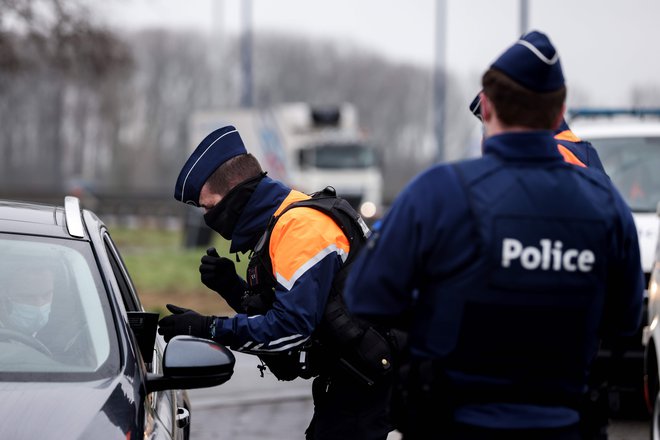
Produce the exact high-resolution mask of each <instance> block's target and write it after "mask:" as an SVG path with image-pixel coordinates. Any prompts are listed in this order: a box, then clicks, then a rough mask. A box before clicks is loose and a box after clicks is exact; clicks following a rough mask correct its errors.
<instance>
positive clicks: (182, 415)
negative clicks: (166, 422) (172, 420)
mask: <svg viewBox="0 0 660 440" xmlns="http://www.w3.org/2000/svg"><path fill="white" fill-rule="evenodd" d="M189 423H190V411H188V410H187V409H186V408H184V407H182V406H179V407H177V408H176V426H177V428H185V427H186V426H188V424H189Z"/></svg>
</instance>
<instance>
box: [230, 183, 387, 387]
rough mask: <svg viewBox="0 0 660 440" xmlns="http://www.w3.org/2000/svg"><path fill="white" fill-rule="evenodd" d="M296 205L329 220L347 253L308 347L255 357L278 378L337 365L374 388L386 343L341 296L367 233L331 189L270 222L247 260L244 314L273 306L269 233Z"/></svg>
mask: <svg viewBox="0 0 660 440" xmlns="http://www.w3.org/2000/svg"><path fill="white" fill-rule="evenodd" d="M297 207H307V208H313V209H317V210H319V211H321V212H323V213H324V214H326V215H328V216H329V217H330V218H332V220H333V221H334V222H335V223H336V224H337V225H338V226H339V227H340V228H341V230H342V232H343V233H344V235H345V236H346V238H347V239H348V241H349V244H350V251H349V254H348V257H347V258H346V261H345V262H344V264H343V266H342V268H341V269H340V270H339V271H338V272H337V274H336V275H335V277H334V280H333V282H332V287H331V289H330V296H329V297H328V302H327V304H326V308H325V311H324V314H323V319H322V322H321V324H320V326H319V327H318V328H317V329H316V330H315V331H314V334H313V335H312V338H311V340H312V342H311V344H310V345H308V346H306V347H297V348H295V349H294V350H292V351H290V352H288V353H282V354H272V355H271V354H263V355H260V356H259V357H260V358H261V360H262V361H263V362H264V363H265V364H266V365H267V366H268V367H269V368H270V369H271V371H272V372H273V374H275V376H276V377H277V378H278V379H280V380H293V379H295V378H296V377H304V378H308V377H312V376H315V375H318V374H320V373H322V372H324V371H326V370H327V368H326V367H331V366H332V365H336V364H337V363H339V365H341V366H343V367H345V368H346V369H348V370H349V371H350V372H351V373H354V374H355V375H356V376H357V377H359V378H360V379H361V380H362V381H364V382H365V383H367V384H372V383H373V382H374V380H375V379H376V378H377V377H376V376H378V375H381V374H383V372H387V371H389V369H390V365H391V359H390V353H389V344H388V343H387V341H386V340H385V338H383V337H382V336H381V335H380V334H378V333H377V332H376V331H375V330H374V329H373V328H372V327H370V326H368V325H366V324H365V323H364V322H363V321H361V320H358V319H357V318H355V317H353V316H350V315H349V314H348V312H347V310H346V306H345V304H344V300H343V297H342V292H343V289H344V284H345V282H346V278H347V276H348V272H349V269H350V266H351V264H352V262H353V260H354V259H355V256H356V255H357V254H358V252H359V251H360V249H361V248H362V246H364V244H365V243H366V240H367V237H368V235H369V233H370V232H369V228H368V227H367V225H366V224H365V222H364V220H362V218H361V217H360V215H359V214H358V213H357V212H356V211H355V210H354V209H353V207H352V206H351V205H350V204H349V203H348V202H347V201H346V200H344V199H342V198H341V197H337V195H336V193H335V190H334V188H332V187H326V188H325V189H323V190H322V191H319V192H316V193H314V194H312V195H311V198H310V199H307V200H301V201H298V202H294V203H292V204H290V205H289V206H287V207H286V208H285V209H284V210H283V211H282V212H281V213H280V215H279V216H277V217H275V216H274V217H272V218H271V221H270V222H269V224H268V227H267V229H266V232H265V233H264V235H263V236H262V237H261V239H260V240H259V242H258V243H257V245H256V246H255V249H254V253H253V254H252V256H251V257H250V263H249V265H248V270H247V280H246V281H247V283H248V286H249V290H248V292H247V295H246V296H245V299H244V301H243V305H244V308H245V311H246V313H247V314H248V315H255V314H264V313H266V312H267V311H268V310H269V309H271V308H272V305H273V301H274V299H275V285H276V280H275V278H274V276H273V272H272V263H271V260H270V254H269V251H268V249H269V244H270V235H271V233H272V230H273V228H274V227H275V223H277V220H278V219H279V218H280V217H281V216H282V215H283V214H284V213H285V212H287V211H288V210H289V209H293V208H297Z"/></svg>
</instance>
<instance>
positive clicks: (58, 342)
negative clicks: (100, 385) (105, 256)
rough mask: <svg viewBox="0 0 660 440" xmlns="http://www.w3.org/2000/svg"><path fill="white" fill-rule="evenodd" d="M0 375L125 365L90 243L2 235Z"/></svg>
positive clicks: (97, 370) (94, 373) (101, 371)
mask: <svg viewBox="0 0 660 440" xmlns="http://www.w3.org/2000/svg"><path fill="white" fill-rule="evenodd" d="M0 249H1V250H2V251H1V252H0V377H2V378H3V379H2V380H21V379H23V380H35V377H36V378H37V380H39V379H43V380H54V379H53V378H57V377H63V376H66V375H70V376H71V375H72V374H73V375H75V376H76V377H77V378H79V377H80V375H81V374H83V375H85V374H86V375H89V376H90V377H103V376H104V375H107V374H108V372H109V371H110V370H113V369H114V368H115V367H116V365H117V364H118V360H117V359H116V354H114V355H113V352H114V353H116V352H117V350H116V349H114V350H113V349H112V347H113V346H115V345H116V336H114V335H113V333H114V331H110V329H111V328H112V327H111V323H112V317H111V315H109V313H108V310H109V305H108V298H107V294H106V293H105V289H104V287H103V284H102V283H101V282H100V278H99V274H98V271H97V269H96V267H97V266H96V263H95V259H94V256H93V254H92V251H91V248H90V245H89V243H86V242H82V241H75V240H64V239H54V238H45V237H32V236H20V235H10V234H0Z"/></svg>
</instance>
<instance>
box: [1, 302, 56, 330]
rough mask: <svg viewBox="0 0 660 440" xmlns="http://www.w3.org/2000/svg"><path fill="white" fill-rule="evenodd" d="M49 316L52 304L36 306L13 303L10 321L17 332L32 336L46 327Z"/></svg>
mask: <svg viewBox="0 0 660 440" xmlns="http://www.w3.org/2000/svg"><path fill="white" fill-rule="evenodd" d="M49 315H50V303H48V304H44V305H41V306H35V305H32V304H23V303H18V302H14V301H12V302H11V312H10V313H9V321H10V324H11V326H12V327H14V328H15V329H16V330H19V331H22V332H24V333H27V334H30V335H32V334H34V333H36V332H38V331H39V330H41V329H42V328H43V326H44V325H46V323H47V322H48V316H49Z"/></svg>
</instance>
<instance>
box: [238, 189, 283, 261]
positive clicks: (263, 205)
mask: <svg viewBox="0 0 660 440" xmlns="http://www.w3.org/2000/svg"><path fill="white" fill-rule="evenodd" d="M290 192H291V188H289V187H287V186H285V185H284V184H283V183H281V182H279V181H277V180H273V179H271V178H270V177H268V176H265V177H264V178H263V179H261V182H260V183H259V185H258V186H257V188H256V189H255V190H254V192H253V193H252V196H251V197H250V199H249V200H248V202H247V205H245V209H244V210H243V213H242V214H241V216H240V217H239V218H238V222H237V223H236V227H235V228H234V234H233V235H232V238H231V247H230V248H229V252H232V253H234V252H247V251H249V250H251V249H253V248H254V246H255V245H256V244H257V241H258V240H259V238H260V237H261V236H262V235H263V233H264V231H265V230H266V227H267V226H268V222H269V221H270V218H271V217H272V216H273V214H274V213H275V211H276V210H277V208H278V207H279V206H280V205H281V204H282V202H283V201H284V199H285V198H286V196H287V195H288V194H289V193H290Z"/></svg>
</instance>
